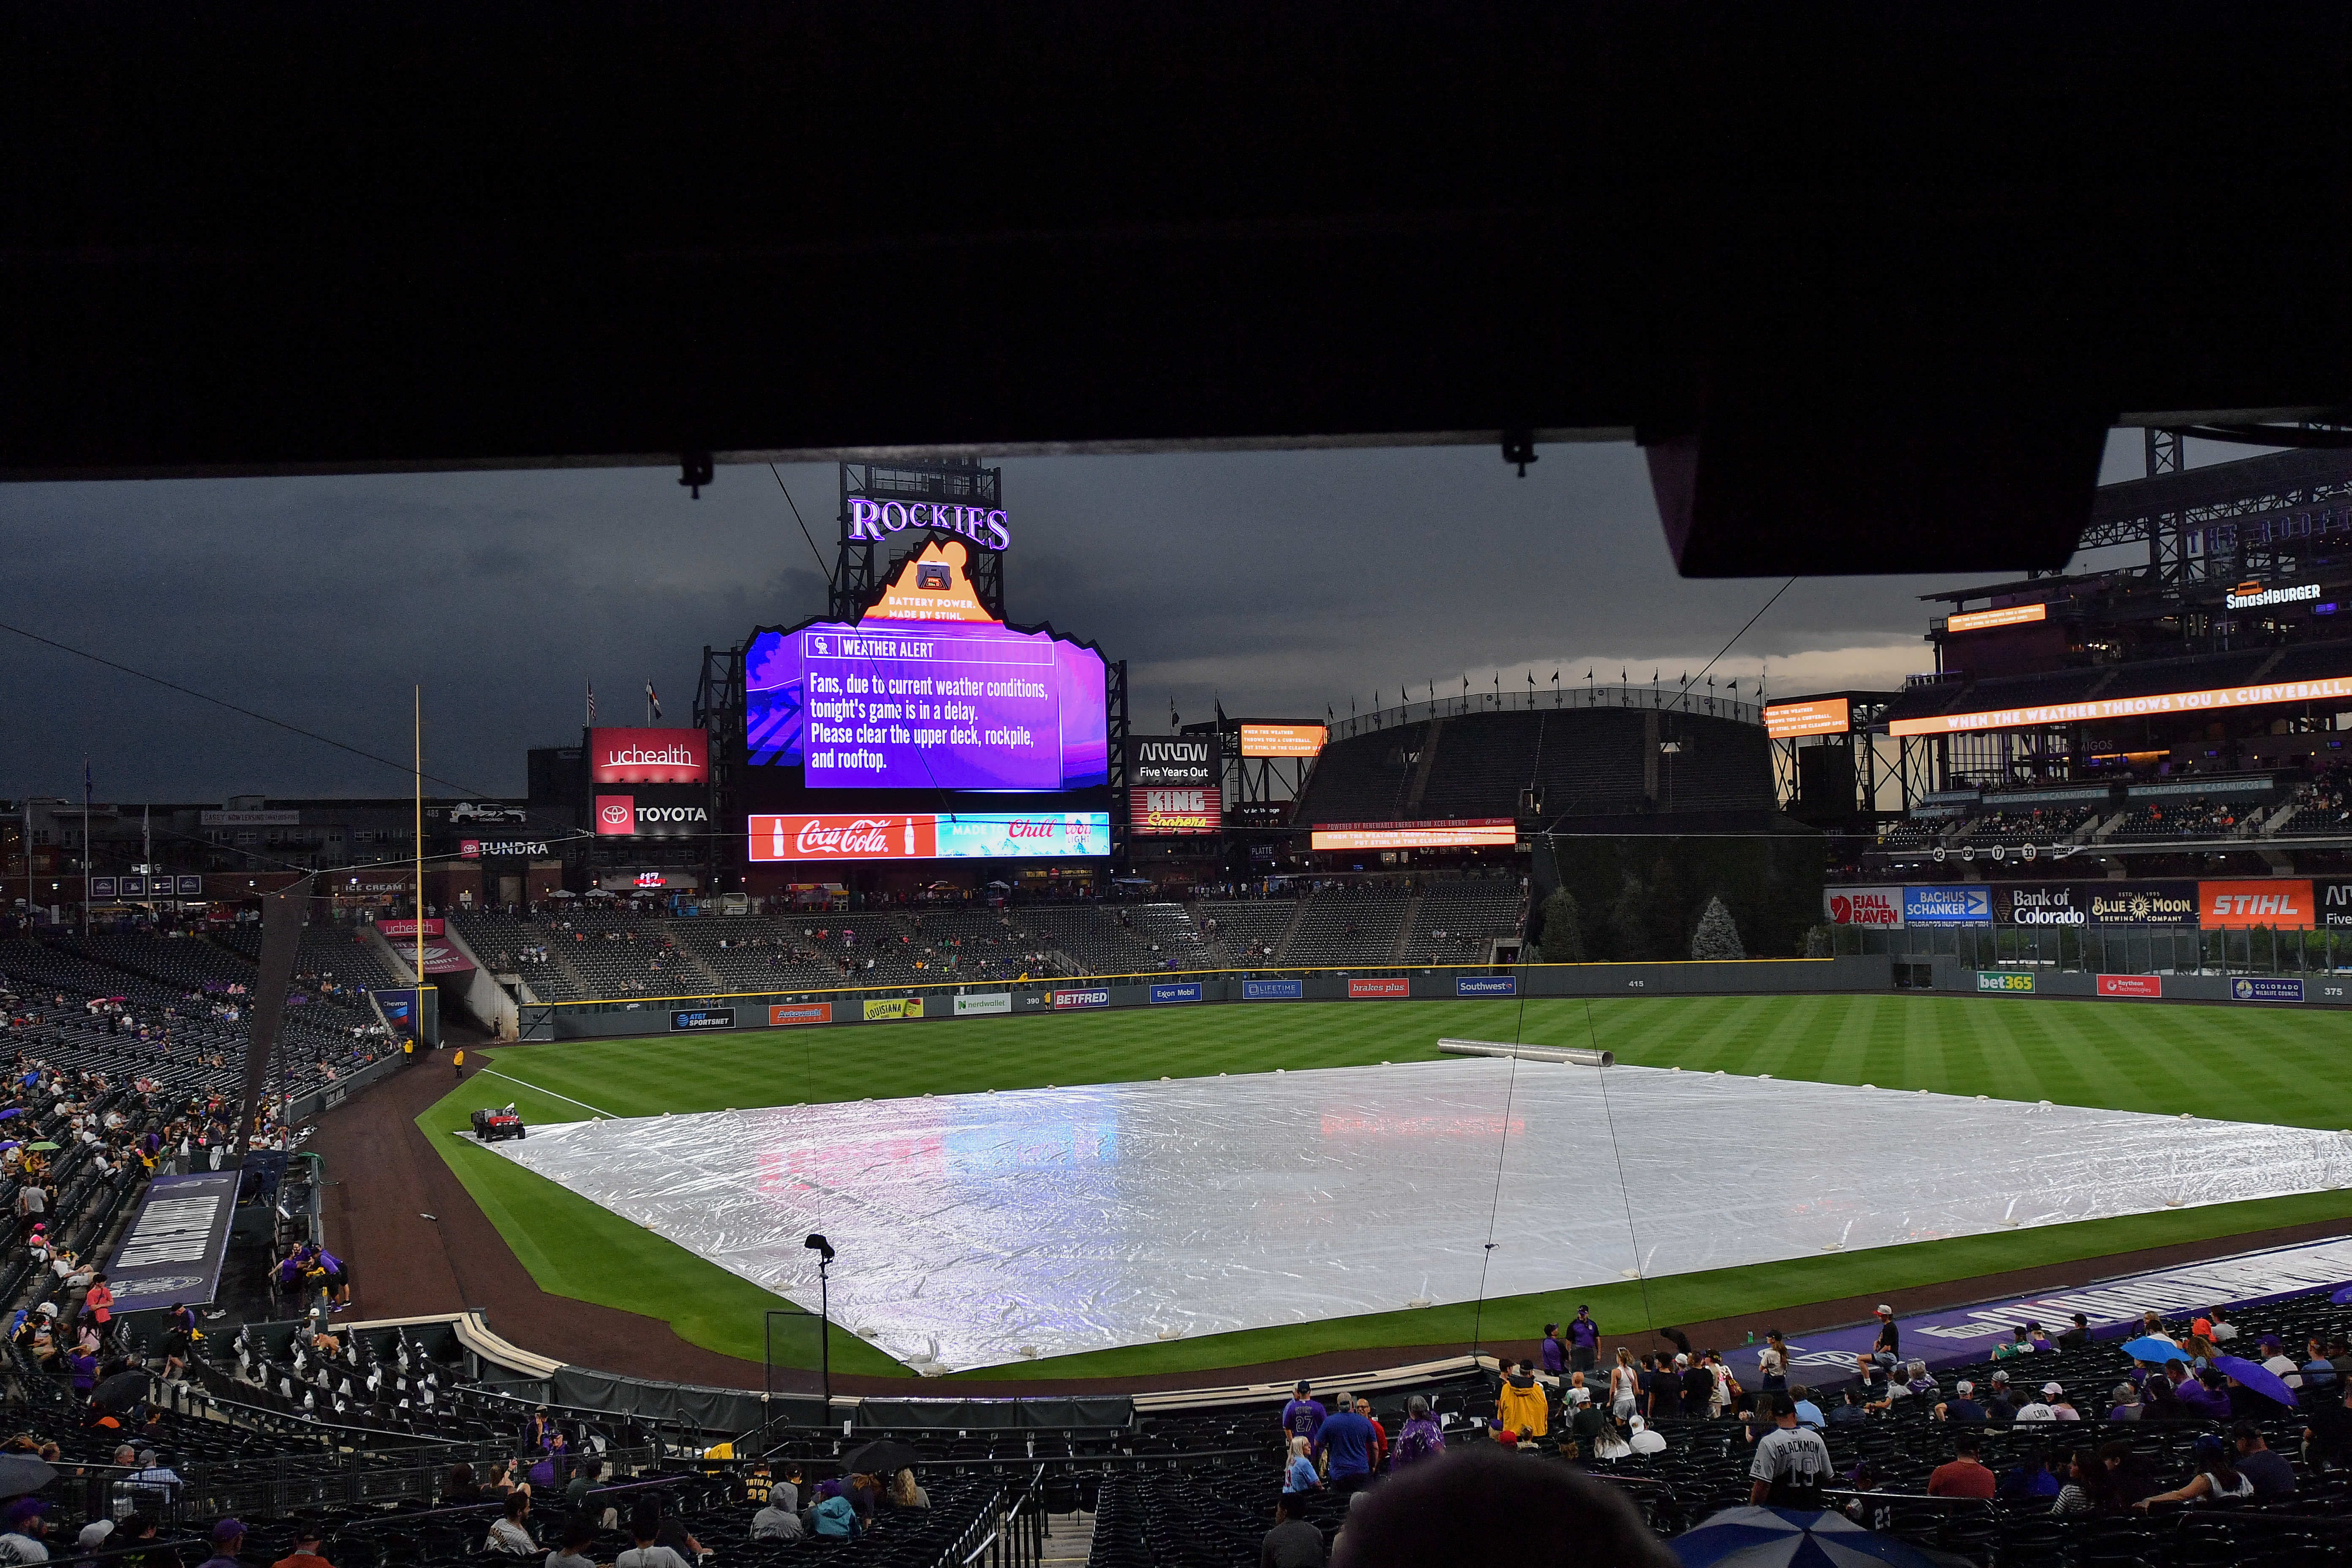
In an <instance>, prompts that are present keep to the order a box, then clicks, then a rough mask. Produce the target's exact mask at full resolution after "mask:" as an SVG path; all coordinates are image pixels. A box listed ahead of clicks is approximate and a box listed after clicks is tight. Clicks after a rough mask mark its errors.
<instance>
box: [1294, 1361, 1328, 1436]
mask: <svg viewBox="0 0 2352 1568" xmlns="http://www.w3.org/2000/svg"><path fill="white" fill-rule="evenodd" d="M1329 1414H1330V1412H1328V1410H1326V1409H1324V1408H1323V1402H1322V1401H1321V1400H1319V1399H1318V1398H1316V1397H1315V1396H1314V1391H1313V1389H1312V1388H1311V1387H1310V1386H1309V1385H1308V1384H1307V1380H1306V1379H1305V1378H1303V1377H1302V1378H1300V1379H1299V1380H1298V1386H1297V1387H1296V1388H1294V1389H1292V1390H1291V1391H1290V1403H1289V1404H1287V1405H1284V1406H1283V1407H1282V1431H1283V1436H1286V1437H1304V1438H1306V1439H1307V1441H1308V1442H1309V1443H1312V1442H1313V1441H1315V1436H1316V1434H1317V1433H1318V1432H1320V1431H1322V1430H1323V1421H1324V1417H1326V1416H1327V1415H1329Z"/></svg>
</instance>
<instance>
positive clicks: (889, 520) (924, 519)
mask: <svg viewBox="0 0 2352 1568" xmlns="http://www.w3.org/2000/svg"><path fill="white" fill-rule="evenodd" d="M841 523H842V535H841V536H842V538H843V539H845V540H859V539H876V540H878V539H880V538H882V537H883V536H884V535H885V534H890V533H904V532H905V531H907V530H908V529H910V528H929V529H937V530H938V531H940V532H942V533H953V534H958V535H961V537H963V538H965V539H969V540H971V542H973V543H974V544H977V545H979V546H980V547H981V548H982V550H994V551H998V552H1003V551H1006V550H1010V549H1012V548H1013V534H1012V532H1011V531H1010V530H1008V529H1007V528H1006V527H1005V519H1004V513H1003V510H1001V509H999V510H990V509H989V508H987V507H978V506H949V505H947V504H946V503H945V502H941V501H920V500H913V501H907V500H884V501H877V500H866V498H865V497H864V496H852V497H851V498H850V500H849V510H848V511H847V512H846V513H845V514H844V515H843V517H842V520H841Z"/></svg>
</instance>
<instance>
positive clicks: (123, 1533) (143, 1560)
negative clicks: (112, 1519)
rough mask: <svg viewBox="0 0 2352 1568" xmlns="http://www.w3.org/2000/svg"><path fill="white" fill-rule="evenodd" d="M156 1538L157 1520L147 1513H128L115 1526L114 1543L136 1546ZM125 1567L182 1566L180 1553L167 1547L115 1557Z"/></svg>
mask: <svg viewBox="0 0 2352 1568" xmlns="http://www.w3.org/2000/svg"><path fill="white" fill-rule="evenodd" d="M154 1539H155V1521H154V1518H153V1517H152V1515H149V1514H145V1513H126V1514H124V1515H123V1516H122V1518H121V1520H120V1521H117V1522H116V1524H115V1527H114V1544H115V1545H116V1546H118V1547H135V1546H138V1545H140V1544H141V1543H142V1542H149V1541H152V1540H154ZM115 1562H117V1563H121V1564H122V1565H123V1568H180V1554H179V1553H178V1552H174V1551H172V1550H170V1549H169V1548H165V1549H164V1550H163V1551H160V1552H158V1551H148V1552H140V1553H138V1554H137V1555H136V1556H123V1557H118V1558H116V1559H115Z"/></svg>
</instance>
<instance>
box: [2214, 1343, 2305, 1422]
mask: <svg viewBox="0 0 2352 1568" xmlns="http://www.w3.org/2000/svg"><path fill="white" fill-rule="evenodd" d="M2213 1370H2214V1371H2215V1372H2218V1373H2222V1374H2224V1375H2225V1376H2229V1377H2234V1378H2236V1379H2237V1380H2238V1381H2239V1382H2240V1383H2242V1384H2244V1385H2245V1386H2246V1387H2248V1388H2251V1389H2252V1390H2253V1391H2254V1392H2255V1393H2256V1394H2261V1395H2262V1396H2263V1398H2264V1399H2275V1400H2277V1401H2278V1402H2279V1403H2280V1404H2281V1405H2285V1406H2286V1407H2287V1408H2288V1409H2289V1410H2292V1409H2294V1389H2292V1388H2289V1387H2288V1386H2287V1385H2286V1384H2285V1383H2284V1381H2283V1380H2282V1379H2281V1378H2280V1377H2279V1374H2278V1373H2274V1372H2273V1371H2272V1370H2271V1369H2270V1368H2268V1367H2266V1366H2264V1365H2263V1363H2260V1362H2255V1361H2248V1360H2247V1359H2246V1358H2245V1357H2243V1356H2236V1355H2217V1356H2215V1357H2214V1358H2213Z"/></svg>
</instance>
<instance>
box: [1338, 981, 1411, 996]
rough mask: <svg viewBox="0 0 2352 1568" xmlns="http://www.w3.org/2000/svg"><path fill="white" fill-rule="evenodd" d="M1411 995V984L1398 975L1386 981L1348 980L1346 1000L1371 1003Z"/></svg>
mask: <svg viewBox="0 0 2352 1568" xmlns="http://www.w3.org/2000/svg"><path fill="white" fill-rule="evenodd" d="M1410 995H1412V981H1410V980H1407V979H1405V978H1404V977H1403V976H1402V975H1398V976H1396V977H1394V978H1392V979H1386V980H1350V981H1349V982H1348V1000H1349V1001H1350V1002H1373V1001H1380V1000H1382V999H1385V998H1390V997H1397V996H1410Z"/></svg>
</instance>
